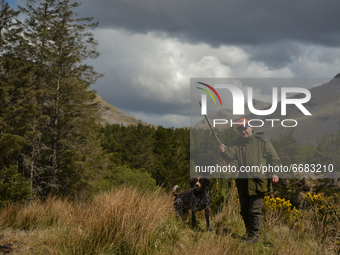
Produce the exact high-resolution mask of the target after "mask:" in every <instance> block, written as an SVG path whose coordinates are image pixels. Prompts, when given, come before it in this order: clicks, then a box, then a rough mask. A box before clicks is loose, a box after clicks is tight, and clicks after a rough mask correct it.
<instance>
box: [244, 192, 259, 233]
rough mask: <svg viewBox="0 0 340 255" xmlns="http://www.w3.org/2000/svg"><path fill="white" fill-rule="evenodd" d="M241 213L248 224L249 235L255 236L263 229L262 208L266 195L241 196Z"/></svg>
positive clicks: (246, 224)
mask: <svg viewBox="0 0 340 255" xmlns="http://www.w3.org/2000/svg"><path fill="white" fill-rule="evenodd" d="M239 200H240V205H241V212H240V213H241V215H242V218H243V221H244V224H245V226H246V231H247V234H248V237H255V236H257V235H258V234H259V232H260V229H261V208H262V204H263V200H264V195H258V196H239Z"/></svg>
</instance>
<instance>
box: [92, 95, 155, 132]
mask: <svg viewBox="0 0 340 255" xmlns="http://www.w3.org/2000/svg"><path fill="white" fill-rule="evenodd" d="M94 102H98V103H99V107H100V112H101V121H100V124H102V125H103V126H105V125H106V124H108V125H112V124H122V125H124V126H128V125H137V124H138V123H141V124H143V125H149V124H147V123H145V122H143V121H141V120H138V119H136V118H135V117H133V116H131V115H129V114H127V113H124V112H122V111H120V110H118V109H117V108H116V107H114V106H112V105H110V104H109V103H107V102H106V101H105V100H104V99H103V98H102V97H101V96H99V95H98V94H97V97H96V99H95V100H94Z"/></svg>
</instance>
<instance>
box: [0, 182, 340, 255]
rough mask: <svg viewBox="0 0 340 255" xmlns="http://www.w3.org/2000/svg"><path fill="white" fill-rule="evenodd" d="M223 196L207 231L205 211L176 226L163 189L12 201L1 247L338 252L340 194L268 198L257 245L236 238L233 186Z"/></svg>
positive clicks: (2, 213)
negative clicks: (297, 201) (301, 203)
mask: <svg viewBox="0 0 340 255" xmlns="http://www.w3.org/2000/svg"><path fill="white" fill-rule="evenodd" d="M226 197H227V198H228V199H227V200H226V201H225V203H224V207H223V210H222V211H221V212H219V213H216V214H214V215H211V225H212V229H213V231H212V232H207V231H205V220H204V215H203V213H202V212H200V213H199V214H198V218H199V219H198V220H199V229H198V230H193V229H192V228H191V227H190V222H189V221H188V222H187V223H186V224H181V222H180V221H179V219H177V218H176V217H175V215H174V211H173V197H172V196H171V195H170V194H165V193H164V192H162V191H160V190H158V191H156V192H155V191H153V192H140V191H137V190H136V189H133V188H119V189H116V190H112V191H110V192H105V193H102V194H98V195H96V196H95V197H94V198H93V199H91V200H90V201H87V202H84V203H77V202H71V201H67V200H60V199H54V198H50V199H48V200H47V201H46V202H44V203H41V202H30V203H29V204H26V205H9V206H7V207H6V208H1V209H0V221H1V222H0V231H1V232H0V233H1V234H0V247H2V249H0V250H3V251H5V248H6V247H9V248H8V251H9V252H10V254H75V255H80V254H209V255H213V254H338V252H339V247H340V246H339V242H338V241H339V239H338V238H339V236H340V235H339V231H340V230H339V229H340V224H339V217H338V216H339V215H337V213H338V211H337V210H339V206H338V205H339V204H335V202H334V201H335V200H334V199H337V196H334V197H332V199H333V200H334V201H333V200H331V199H330V198H324V197H322V196H316V195H313V196H312V195H309V197H307V198H306V201H307V200H308V202H309V207H307V208H306V209H304V210H300V211H298V210H294V209H292V207H291V206H290V204H289V201H285V200H282V199H270V198H267V199H266V202H265V205H264V213H263V214H264V215H263V227H262V230H261V234H260V241H259V242H258V243H256V244H244V243H242V240H241V238H240V236H241V235H243V234H244V232H245V229H244V227H243V223H242V220H241V217H240V215H239V204H238V200H237V192H236V189H235V187H231V188H229V189H228V190H227V196H226ZM337 201H338V200H337ZM322 206H324V207H322ZM323 210H324V211H323ZM327 210H328V211H327ZM189 220H190V219H189ZM4 247H5V248H4ZM0 254H1V252H0Z"/></svg>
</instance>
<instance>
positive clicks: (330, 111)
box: [196, 74, 340, 144]
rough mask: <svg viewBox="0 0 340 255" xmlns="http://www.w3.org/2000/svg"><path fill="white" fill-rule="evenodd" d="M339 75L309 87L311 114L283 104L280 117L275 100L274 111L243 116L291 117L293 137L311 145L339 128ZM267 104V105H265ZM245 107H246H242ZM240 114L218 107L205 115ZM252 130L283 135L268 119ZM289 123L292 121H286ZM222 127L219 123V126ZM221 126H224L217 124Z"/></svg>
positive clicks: (263, 105)
mask: <svg viewBox="0 0 340 255" xmlns="http://www.w3.org/2000/svg"><path fill="white" fill-rule="evenodd" d="M339 78H340V74H338V75H336V76H335V77H334V78H333V79H331V80H330V81H329V82H327V83H325V84H322V85H319V86H317V87H313V88H311V89H309V91H310V92H311V99H310V101H309V102H308V103H305V104H304V106H305V107H306V108H307V109H308V110H309V111H310V112H311V113H312V116H305V115H304V114H303V113H302V112H301V111H300V110H299V109H298V108H297V107H296V106H295V105H288V106H287V116H281V104H280V102H279V103H278V107H277V109H276V111H275V112H274V113H273V114H271V115H269V116H265V117H263V116H255V115H253V114H251V113H249V111H248V112H246V114H245V117H246V118H248V119H262V120H264V119H279V120H283V119H295V120H296V121H297V122H298V125H297V127H296V128H295V136H296V138H297V140H298V142H299V143H300V144H314V143H315V142H316V141H317V139H318V138H321V137H322V136H323V135H324V134H325V133H326V132H327V133H329V134H336V133H337V132H338V131H339V129H340V79H339ZM299 96H301V95H295V96H293V97H291V98H298V97H299ZM269 105H270V104H269V103H266V102H262V101H258V100H254V106H255V108H256V109H266V108H267V107H268V106H269ZM269 107H270V106H269ZM245 109H248V107H245ZM240 117H241V116H233V114H232V110H230V109H225V108H224V109H223V108H222V109H220V110H219V111H217V112H215V113H212V114H209V119H211V120H212V119H229V120H230V119H233V120H236V119H238V118H240ZM267 123H268V124H266V125H264V126H263V127H261V128H257V129H256V131H264V132H265V133H266V134H267V135H268V136H269V137H271V138H278V137H279V136H280V134H284V133H285V132H286V131H287V128H284V127H282V126H281V124H280V123H279V122H275V123H276V124H275V126H274V127H271V125H270V122H267ZM289 124H292V123H289ZM196 126H197V127H203V128H207V127H208V125H207V123H206V121H205V119H203V120H202V121H200V122H199V123H197V125H196ZM221 126H222V125H221ZM221 128H225V126H224V127H221Z"/></svg>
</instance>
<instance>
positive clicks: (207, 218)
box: [204, 208, 211, 231]
mask: <svg viewBox="0 0 340 255" xmlns="http://www.w3.org/2000/svg"><path fill="white" fill-rule="evenodd" d="M204 215H205V221H206V223H207V230H208V231H211V228H210V225H209V208H205V209H204Z"/></svg>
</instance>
